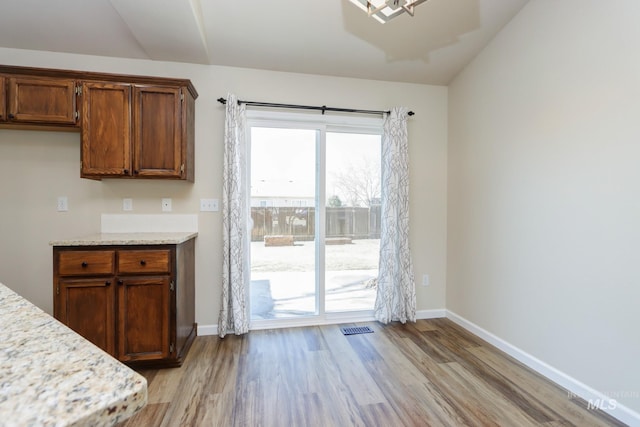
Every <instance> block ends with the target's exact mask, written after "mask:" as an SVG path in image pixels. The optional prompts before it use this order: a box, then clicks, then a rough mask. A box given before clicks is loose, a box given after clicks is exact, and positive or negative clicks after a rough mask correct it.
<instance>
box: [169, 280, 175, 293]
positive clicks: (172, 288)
mask: <svg viewBox="0 0 640 427" xmlns="http://www.w3.org/2000/svg"><path fill="white" fill-rule="evenodd" d="M169 290H170V291H175V290H176V283H175V282H174V281H173V280H172V281H171V282H170V283H169Z"/></svg>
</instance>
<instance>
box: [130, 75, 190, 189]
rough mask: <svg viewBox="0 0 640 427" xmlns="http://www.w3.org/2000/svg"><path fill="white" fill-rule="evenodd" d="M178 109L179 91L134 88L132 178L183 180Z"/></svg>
mask: <svg viewBox="0 0 640 427" xmlns="http://www.w3.org/2000/svg"><path fill="white" fill-rule="evenodd" d="M181 107H182V102H181V96H180V88H177V87H163V86H136V87H135V88H134V102H133V112H134V116H133V120H134V129H135V134H134V143H133V147H134V154H133V159H134V160H133V161H134V167H133V170H134V175H137V176H141V177H166V178H181V177H183V175H184V161H183V147H182V141H183V138H182V108H181Z"/></svg>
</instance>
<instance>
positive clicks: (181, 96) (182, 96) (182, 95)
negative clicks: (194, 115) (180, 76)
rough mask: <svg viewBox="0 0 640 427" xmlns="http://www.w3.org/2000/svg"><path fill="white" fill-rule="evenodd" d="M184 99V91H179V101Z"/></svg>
mask: <svg viewBox="0 0 640 427" xmlns="http://www.w3.org/2000/svg"><path fill="white" fill-rule="evenodd" d="M182 101H184V93H182V92H180V102H182Z"/></svg>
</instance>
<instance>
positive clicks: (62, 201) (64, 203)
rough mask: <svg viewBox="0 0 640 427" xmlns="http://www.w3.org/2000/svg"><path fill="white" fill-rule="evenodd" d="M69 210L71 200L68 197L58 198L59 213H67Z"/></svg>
mask: <svg viewBox="0 0 640 427" xmlns="http://www.w3.org/2000/svg"><path fill="white" fill-rule="evenodd" d="M68 210H69V200H68V199H67V196H60V197H58V212H66V211H68Z"/></svg>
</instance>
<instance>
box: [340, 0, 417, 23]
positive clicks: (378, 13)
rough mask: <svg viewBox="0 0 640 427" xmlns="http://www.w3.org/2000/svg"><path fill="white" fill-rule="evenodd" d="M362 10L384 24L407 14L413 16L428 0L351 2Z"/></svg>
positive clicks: (361, 0) (360, 0) (351, 0)
mask: <svg viewBox="0 0 640 427" xmlns="http://www.w3.org/2000/svg"><path fill="white" fill-rule="evenodd" d="M349 1H350V2H351V3H353V4H355V5H356V6H358V7H359V8H360V9H362V10H364V11H365V12H367V14H368V15H369V16H371V17H372V18H374V19H375V20H376V21H378V22H380V23H381V24H384V23H385V22H388V21H390V20H392V19H393V18H395V17H396V16H399V15H402V14H403V13H404V12H407V13H408V14H409V15H411V16H413V10H414V9H415V7H416V6H417V5H419V4H420V3H424V2H425V1H427V0H349Z"/></svg>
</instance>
